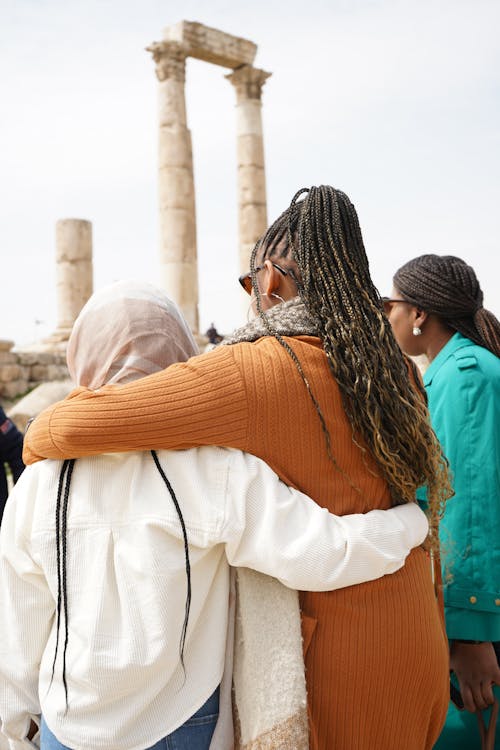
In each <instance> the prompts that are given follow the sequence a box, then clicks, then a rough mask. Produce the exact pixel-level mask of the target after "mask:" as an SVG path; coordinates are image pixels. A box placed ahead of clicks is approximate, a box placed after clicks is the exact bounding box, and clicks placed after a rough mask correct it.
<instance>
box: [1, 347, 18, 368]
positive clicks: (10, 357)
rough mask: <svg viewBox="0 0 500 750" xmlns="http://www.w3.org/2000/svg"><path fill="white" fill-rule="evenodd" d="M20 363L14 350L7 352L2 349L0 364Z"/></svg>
mask: <svg viewBox="0 0 500 750" xmlns="http://www.w3.org/2000/svg"><path fill="white" fill-rule="evenodd" d="M17 363H18V358H17V356H16V355H15V354H14V352H7V351H1V350H0V366H1V365H14V364H17Z"/></svg>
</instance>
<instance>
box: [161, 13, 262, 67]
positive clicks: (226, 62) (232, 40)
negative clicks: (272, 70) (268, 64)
mask: <svg viewBox="0 0 500 750" xmlns="http://www.w3.org/2000/svg"><path fill="white" fill-rule="evenodd" d="M163 39H165V40H166V41H172V42H179V43H180V44H182V46H183V47H184V49H185V50H186V54H187V55H189V56H190V57H196V58H198V60H205V61H206V62H211V63H213V64H214V65H222V66H223V67H225V68H237V67H239V66H240V65H251V64H252V63H253V61H254V60H255V55H256V54H257V45H256V44H254V42H251V41H250V40H249V39H243V38H242V37H238V36H233V35H232V34H226V33H225V32H224V31H219V30H218V29H213V28H211V27H210V26H204V25H203V24H201V23H196V22H193V21H180V22H179V23H176V24H174V25H172V26H167V28H166V29H164V30H163Z"/></svg>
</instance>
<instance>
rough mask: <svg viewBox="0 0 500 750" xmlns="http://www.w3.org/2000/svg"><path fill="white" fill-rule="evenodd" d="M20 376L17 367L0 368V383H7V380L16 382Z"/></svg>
mask: <svg viewBox="0 0 500 750" xmlns="http://www.w3.org/2000/svg"><path fill="white" fill-rule="evenodd" d="M20 376H21V368H20V367H19V365H3V367H0V381H2V383H7V382H9V380H17V378H19V377H20Z"/></svg>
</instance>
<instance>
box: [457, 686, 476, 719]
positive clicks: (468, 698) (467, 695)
mask: <svg viewBox="0 0 500 750" xmlns="http://www.w3.org/2000/svg"><path fill="white" fill-rule="evenodd" d="M460 692H461V693H462V700H463V702H464V708H465V710H466V711H470V713H471V714H473V713H475V712H476V710H477V709H476V703H475V701H474V698H473V695H472V690H471V689H470V687H469V686H468V685H460Z"/></svg>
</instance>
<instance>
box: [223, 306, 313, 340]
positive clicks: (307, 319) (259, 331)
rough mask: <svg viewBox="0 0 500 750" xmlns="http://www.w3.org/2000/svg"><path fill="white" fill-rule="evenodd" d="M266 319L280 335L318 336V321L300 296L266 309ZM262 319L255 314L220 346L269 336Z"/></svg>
mask: <svg viewBox="0 0 500 750" xmlns="http://www.w3.org/2000/svg"><path fill="white" fill-rule="evenodd" d="M266 316H267V319H268V320H269V323H270V324H271V327H272V328H273V330H275V331H276V332H277V333H279V334H280V335H281V336H318V335H319V334H318V329H319V326H318V323H317V322H316V321H315V319H314V318H313V317H312V316H311V315H310V314H309V313H308V312H307V310H306V308H305V305H304V303H303V302H302V300H301V299H300V297H294V298H293V299H291V300H289V301H288V302H281V303H280V304H279V305H275V306H274V307H271V308H270V309H269V310H267V311H266ZM269 335H270V334H269V331H268V330H267V328H266V326H265V324H264V321H263V320H262V318H261V317H260V315H257V316H256V317H255V318H254V319H253V320H251V321H250V322H249V323H247V324H246V325H245V326H242V327H241V328H238V329H237V330H236V331H234V333H231V334H230V335H229V336H227V337H226V338H224V341H223V342H222V344H221V346H227V345H229V344H240V343H242V342H243V341H257V339H260V338H262V337H263V336H269Z"/></svg>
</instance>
